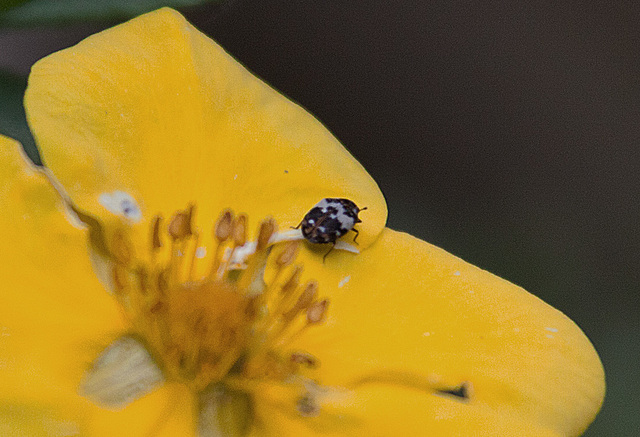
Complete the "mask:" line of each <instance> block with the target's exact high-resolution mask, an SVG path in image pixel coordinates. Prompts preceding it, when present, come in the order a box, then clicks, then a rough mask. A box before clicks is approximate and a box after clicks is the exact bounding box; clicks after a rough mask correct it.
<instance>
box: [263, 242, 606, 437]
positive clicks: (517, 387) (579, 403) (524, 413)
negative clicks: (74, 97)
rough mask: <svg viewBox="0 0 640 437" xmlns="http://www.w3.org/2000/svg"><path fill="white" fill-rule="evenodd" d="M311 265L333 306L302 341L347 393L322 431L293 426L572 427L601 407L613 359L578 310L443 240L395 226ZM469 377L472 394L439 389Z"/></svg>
mask: <svg viewBox="0 0 640 437" xmlns="http://www.w3.org/2000/svg"><path fill="white" fill-rule="evenodd" d="M305 269H306V272H307V274H308V276H310V277H316V278H318V279H319V280H320V287H321V288H320V291H321V293H320V294H321V295H327V296H329V299H330V302H331V303H330V307H329V312H328V318H327V320H326V321H325V323H324V325H322V326H320V327H315V328H311V329H308V330H307V331H306V332H305V334H304V335H303V336H301V337H300V339H299V341H298V343H297V344H294V345H293V349H301V350H306V351H307V352H309V353H311V354H312V355H314V356H316V357H317V358H318V359H319V360H320V368H319V373H318V375H317V377H318V379H319V381H320V382H321V383H322V384H323V385H328V386H331V387H334V388H337V389H338V390H337V392H336V393H335V394H331V392H329V394H328V395H327V396H326V400H325V401H323V402H325V403H326V406H325V407H324V410H323V408H321V411H325V412H326V415H323V413H321V415H320V416H319V417H318V418H315V420H316V422H315V423H317V424H318V425H317V426H318V427H317V428H314V426H313V425H310V424H309V423H313V420H312V421H311V422H309V421H306V420H302V421H301V420H300V419H297V420H296V419H293V418H292V419H291V420H288V419H286V418H287V417H288V416H287V415H286V414H281V415H280V418H281V419H282V420H283V424H282V426H293V427H294V428H295V426H299V427H306V428H310V429H315V431H316V432H318V433H320V432H324V431H326V429H328V428H330V427H331V426H333V427H337V428H338V429H347V428H349V427H353V432H352V434H353V435H363V434H367V433H372V434H376V435H417V434H424V435H513V436H523V435H558V436H560V435H562V436H572V435H578V434H580V433H581V432H582V431H583V430H584V429H585V428H586V427H587V426H588V424H589V423H590V422H591V421H592V420H593V418H594V417H595V415H596V413H597V411H598V410H599V408H600V405H601V403H602V400H603V396H604V374H603V369H602V365H601V363H600V360H599V358H598V355H597V354H596V352H595V350H594V349H593V346H592V345H591V343H590V342H589V340H588V339H587V338H586V337H585V335H584V334H583V333H582V332H581V331H580V329H579V328H578V327H577V326H576V325H575V324H574V323H573V322H572V321H571V320H570V319H568V318H567V317H566V316H564V315H563V314H562V313H560V312H559V311H557V310H555V309H553V308H552V307H550V306H549V305H547V304H545V303H544V302H542V301H541V300H540V299H538V298H536V297H535V296H533V295H531V294H529V293H527V292H526V291H525V290H523V289H521V288H519V287H517V286H515V285H513V284H511V283H509V282H507V281H505V280H502V279H500V278H498V277H496V276H494V275H492V274H490V273H488V272H486V271H483V270H481V269H478V268H477V267H474V266H472V265H470V264H468V263H465V262H464V261H462V260H460V259H459V258H456V257H454V256H452V255H451V254H449V253H447V252H445V251H443V250H441V249H439V248H436V247H434V246H432V245H429V244H427V243H425V242H423V241H420V240H418V239H416V238H413V237H411V236H409V235H406V234H402V233H398V232H395V231H391V230H385V231H384V232H383V233H382V235H381V237H380V239H378V241H377V242H376V243H375V244H374V245H373V246H372V247H371V248H370V249H369V250H368V251H366V252H364V253H362V254H361V255H359V256H357V257H352V256H348V255H342V254H332V255H330V257H329V258H327V262H326V263H325V264H324V265H322V264H319V263H313V261H312V260H309V261H308V262H307V263H306V264H305ZM462 383H467V384H468V385H469V387H470V388H471V394H470V396H469V399H468V400H466V401H465V400H464V399H460V398H456V397H455V396H450V395H442V394H437V391H438V390H446V389H453V388H456V387H459V385H460V384H462ZM263 393H264V392H263ZM269 396H270V395H268V394H264V397H265V398H267V399H268V398H269ZM273 397H274V396H271V398H273ZM320 399H322V397H320ZM261 405H262V406H263V407H264V408H267V409H266V410H265V411H267V412H269V411H270V410H269V409H268V407H267V405H268V402H264V403H263V404H261ZM293 409H294V406H291V405H289V408H288V411H289V413H291V411H292V410H293ZM283 411H285V412H286V411H287V409H286V408H284V409H283ZM262 414H267V413H265V412H263V413H262ZM327 415H328V416H331V417H330V418H327ZM291 416H292V417H294V416H295V415H291ZM264 420H265V421H266V419H264ZM341 421H344V423H342V422H341ZM289 422H295V424H294V425H292V424H291V423H289ZM341 423H342V425H340V424H341ZM420 430H424V431H422V432H420ZM335 432H336V433H339V431H337V430H336V431H335Z"/></svg>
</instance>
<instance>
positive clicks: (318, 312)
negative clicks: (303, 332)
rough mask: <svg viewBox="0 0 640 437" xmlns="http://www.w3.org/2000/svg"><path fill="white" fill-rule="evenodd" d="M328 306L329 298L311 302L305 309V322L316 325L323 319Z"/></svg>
mask: <svg viewBox="0 0 640 437" xmlns="http://www.w3.org/2000/svg"><path fill="white" fill-rule="evenodd" d="M328 306H329V300H328V299H325V300H323V301H321V302H316V303H313V304H312V305H311V306H310V307H309V309H308V310H307V323H309V324H310V325H316V324H318V323H320V322H322V321H323V320H324V317H325V315H326V314H327V307H328Z"/></svg>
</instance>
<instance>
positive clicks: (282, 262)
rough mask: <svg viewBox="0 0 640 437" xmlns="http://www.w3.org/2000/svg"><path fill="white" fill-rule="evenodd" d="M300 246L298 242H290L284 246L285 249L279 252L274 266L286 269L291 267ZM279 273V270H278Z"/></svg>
mask: <svg viewBox="0 0 640 437" xmlns="http://www.w3.org/2000/svg"><path fill="white" fill-rule="evenodd" d="M299 247H300V244H298V242H295V241H292V242H290V243H289V244H287V245H286V246H285V249H284V250H283V251H282V252H280V254H279V255H278V258H277V259H276V265H277V266H278V267H287V266H289V265H291V263H292V262H293V260H295V259H296V257H297V256H298V248H299ZM278 271H280V270H278Z"/></svg>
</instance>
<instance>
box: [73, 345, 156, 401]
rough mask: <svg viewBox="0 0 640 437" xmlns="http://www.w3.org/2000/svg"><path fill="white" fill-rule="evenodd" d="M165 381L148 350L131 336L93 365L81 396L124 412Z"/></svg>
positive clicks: (114, 346) (83, 381)
mask: <svg viewBox="0 0 640 437" xmlns="http://www.w3.org/2000/svg"><path fill="white" fill-rule="evenodd" d="M163 381H164V379H163V377H162V372H161V370H160V368H159V367H158V366H157V364H156V363H155V361H154V360H153V358H152V357H151V355H150V354H149V352H148V351H147V349H146V347H145V346H144V345H143V344H142V343H141V342H140V341H139V340H137V339H135V338H134V337H130V336H124V337H120V338H119V339H117V340H116V341H114V342H113V343H111V345H109V346H108V347H107V348H106V349H105V350H104V351H103V352H102V354H100V356H99V357H98V358H97V359H96V360H95V361H94V362H93V364H92V365H91V368H90V369H89V370H88V371H87V372H86V373H85V375H84V378H83V379H82V382H81V383H80V388H79V393H80V395H81V396H84V397H86V398H88V399H89V400H91V401H92V402H93V403H95V404H96V405H98V406H100V407H103V408H109V409H114V410H117V409H121V408H124V407H126V406H127V405H128V404H130V403H131V402H133V401H134V400H136V399H138V398H140V397H142V396H144V395H145V394H147V393H149V392H151V391H153V390H154V389H155V388H156V387H157V386H159V385H160V384H162V383H163Z"/></svg>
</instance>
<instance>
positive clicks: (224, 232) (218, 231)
mask: <svg viewBox="0 0 640 437" xmlns="http://www.w3.org/2000/svg"><path fill="white" fill-rule="evenodd" d="M232 230H233V213H232V212H231V210H230V209H226V210H224V211H223V212H222V214H221V215H220V218H219V219H218V221H217V222H216V225H215V226H214V235H215V237H216V240H217V241H218V243H222V242H223V241H226V240H227V239H228V238H229V237H230V236H231V231H232Z"/></svg>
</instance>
